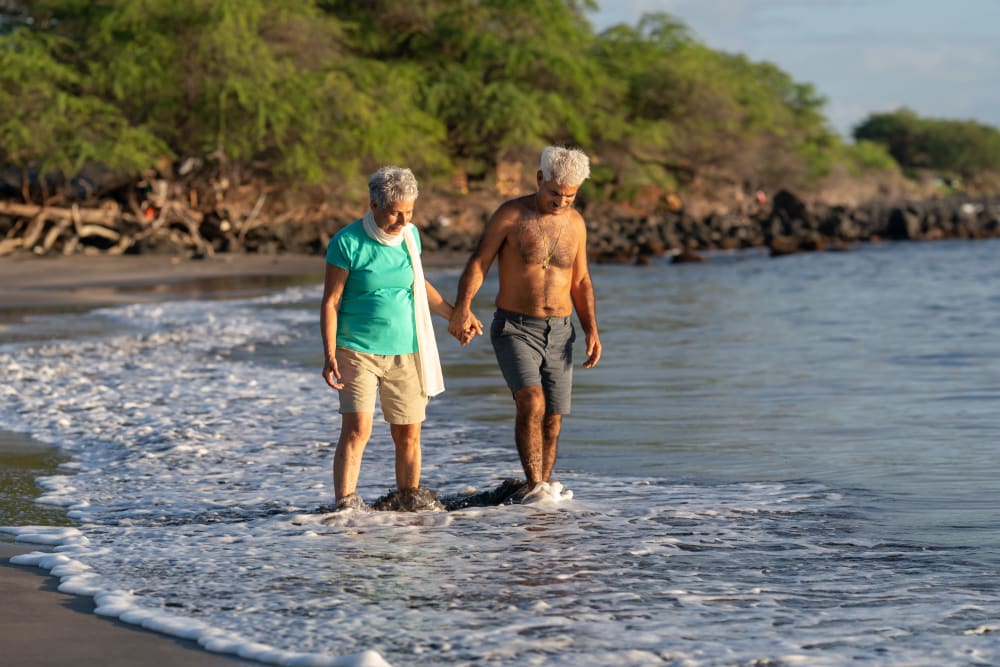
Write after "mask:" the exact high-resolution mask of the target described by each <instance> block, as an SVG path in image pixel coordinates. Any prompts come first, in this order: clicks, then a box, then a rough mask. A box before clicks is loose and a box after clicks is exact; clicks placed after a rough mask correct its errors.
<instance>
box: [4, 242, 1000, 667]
mask: <svg viewBox="0 0 1000 667" xmlns="http://www.w3.org/2000/svg"><path fill="white" fill-rule="evenodd" d="M998 249H1000V244H998V243H996V242H994V241H981V242H974V243H970V242H948V243H937V244H886V245H883V246H868V247H865V248H862V249H860V250H858V251H856V252H852V253H836V254H835V253H827V254H814V255H803V256H791V257H784V258H781V259H770V258H767V257H765V256H763V255H761V254H759V253H754V252H750V253H738V254H732V255H715V256H712V257H711V259H710V262H709V263H707V264H703V265H684V266H674V265H669V264H667V263H661V264H654V265H652V266H648V267H618V266H598V267H594V281H595V285H596V287H597V290H598V311H599V315H600V321H601V326H602V340H603V343H604V347H605V355H604V358H603V359H602V361H601V364H600V365H599V366H598V367H597V368H595V369H593V370H583V369H579V368H578V370H577V372H576V373H577V375H576V385H575V387H576V390H575V392H574V410H573V414H572V415H571V416H569V417H567V418H566V421H565V428H564V435H563V442H562V445H561V452H560V459H559V462H558V464H557V477H558V478H559V479H560V481H561V482H562V483H563V484H564V485H565V486H566V487H567V488H569V489H571V490H572V491H573V494H574V497H573V499H572V500H569V501H564V502H544V503H541V504H539V505H528V506H502V507H491V508H474V509H467V510H461V511H456V512H450V513H420V514H395V513H377V514H346V515H343V514H342V515H325V514H322V513H319V512H317V511H316V510H317V508H319V507H320V506H322V505H324V504H326V503H329V501H330V497H331V495H332V489H331V484H330V479H329V467H330V464H331V460H332V453H333V452H332V447H331V445H330V442H331V441H332V440H334V439H335V438H336V432H337V424H338V416H337V414H336V394H335V393H333V392H331V391H330V390H329V389H327V388H326V387H325V385H324V384H323V381H322V379H321V378H320V376H319V365H318V364H319V342H318V324H317V321H316V319H317V318H316V313H317V309H318V300H319V295H320V288H319V286H302V287H295V288H292V289H287V290H284V291H279V292H275V293H274V294H272V295H269V296H265V297H260V298H253V299H244V300H229V301H224V302H220V301H177V302H167V303H159V304H139V305H135V306H128V307H118V308H109V309H104V310H101V311H98V312H96V313H92V314H89V315H78V314H77V315H53V316H40V317H38V318H29V320H28V321H27V322H25V323H23V326H24V327H29V328H31V327H34V329H32V330H33V331H35V332H36V333H37V332H41V331H63V332H66V331H74V329H75V328H77V327H79V328H78V330H79V331H80V334H79V335H78V336H73V337H69V338H67V337H65V334H62V335H60V336H56V337H53V336H51V335H47V334H46V335H41V334H37V335H31V334H28V333H25V331H24V330H22V331H21V332H20V333H18V331H16V330H15V331H11V332H10V335H9V338H8V340H9V341H10V342H8V343H7V344H4V345H3V346H0V368H5V369H7V370H6V371H5V374H4V378H3V383H2V385H0V395H2V398H3V400H4V402H5V405H6V406H7V408H6V409H5V411H4V412H3V413H2V415H0V428H3V429H7V430H9V431H18V432H23V433H29V434H31V435H32V436H34V437H35V438H36V439H38V440H39V441H41V442H45V443H51V444H54V445H57V446H59V447H60V448H62V449H63V450H64V451H65V452H66V453H68V454H70V455H71V456H72V462H71V463H68V464H64V465H63V468H64V472H65V473H66V474H65V475H61V476H54V477H47V478H43V479H42V480H41V483H42V485H43V487H44V488H45V490H46V493H45V495H44V496H43V498H42V501H43V502H44V503H47V504H49V505H53V506H61V507H65V508H67V509H68V510H69V515H70V516H71V517H72V518H73V519H74V521H75V522H76V524H77V525H76V526H75V527H71V528H51V527H50V528H45V527H39V528H37V529H36V528H25V527H20V528H11V529H10V532H13V533H14V534H17V535H18V536H19V537H20V538H21V539H26V540H34V541H40V542H45V543H49V544H55V545H61V546H59V547H58V550H57V552H56V553H55V554H54V555H37V556H34V557H32V556H28V557H22V558H23V559H24V562H34V563H36V564H39V565H41V566H43V567H49V568H55V569H54V570H53V572H54V573H55V574H58V575H60V576H62V577H63V587H64V588H65V589H66V590H70V591H73V592H77V593H81V594H86V595H95V596H97V600H98V606H99V609H98V611H99V613H105V614H109V615H114V616H119V617H122V618H123V619H124V620H127V621H129V622H134V623H139V624H143V625H146V626H148V627H154V628H157V629H160V630H165V631H168V632H173V633H175V634H178V635H181V636H186V637H192V638H195V639H198V640H199V641H201V642H202V643H203V644H204V645H206V646H207V647H209V648H211V649H213V650H225V651H230V652H236V653H241V654H242V655H246V656H248V657H253V658H257V659H261V660H265V661H270V662H274V663H276V664H346V665H373V664H385V662H388V663H389V664H392V665H397V667H398V666H399V665H466V664H485V665H489V664H495V665H509V664H518V665H522V664H523V665H533V664H537V665H607V664H616V665H653V664H670V665H733V664H753V663H754V661H759V664H810V665H842V664H844V663H846V662H848V661H850V662H853V663H857V664H878V665H885V664H898V665H904V664H905V665H941V664H969V665H976V664H983V665H986V664H996V663H997V662H998V661H1000V650H998V649H1000V642H998V639H997V638H998V636H1000V635H998V632H1000V590H998V588H1000V586H998V584H997V583H996V573H997V567H998V565H1000V539H998V535H1000V531H998V528H1000V493H998V491H1000V481H998V480H1000V474H998V473H1000V465H998V464H997V462H996V456H995V454H994V452H993V450H994V449H995V446H994V444H993V442H994V438H993V434H995V433H996V432H998V427H1000V416H998V415H1000V412H998V411H997V410H996V406H997V398H1000V343H998V342H997V339H996V336H995V334H994V332H995V331H996V330H997V325H998V324H1000V314H998V313H1000V309H998V308H997V306H998V301H1000V297H998V296H997V294H998V293H997V291H996V289H995V286H996V284H997V278H998V277H1000V276H998V274H1000V269H998V268H997V263H996V262H995V260H994V257H995V255H996V253H997V251H998ZM432 280H434V282H435V284H437V286H438V287H439V289H441V291H442V292H443V293H444V294H446V295H448V294H453V293H454V286H455V283H456V281H457V272H456V271H438V272H436V273H435V274H434V275H433V276H432ZM492 284H493V283H492V282H488V283H487V287H486V288H484V295H483V298H482V299H480V300H479V301H478V302H477V304H476V310H477V313H478V314H479V315H480V317H481V318H483V319H484V320H488V318H489V317H490V316H491V311H492V308H491V306H490V305H489V300H490V297H491V295H492V291H491V290H492ZM437 325H438V335H439V340H440V343H441V345H440V347H441V352H442V358H443V361H444V363H445V377H446V384H447V385H448V391H447V392H446V393H445V394H444V395H443V397H441V399H440V400H435V401H434V402H433V403H432V405H431V406H430V409H429V418H428V421H427V423H426V424H425V427H424V463H425V466H424V478H423V481H424V484H425V485H427V486H431V487H433V488H436V489H438V490H439V491H440V492H441V493H442V494H450V493H467V492H471V491H473V490H481V489H487V488H490V487H492V486H495V485H496V484H498V483H499V482H500V481H501V480H502V479H503V478H505V477H510V476H513V475H516V474H519V472H520V471H519V466H518V463H517V459H516V455H515V453H514V449H513V445H512V443H511V439H512V437H511V431H512V423H511V415H512V405H511V399H510V395H509V393H508V392H507V391H506V389H505V388H504V387H503V386H502V382H501V380H500V376H499V372H498V371H497V370H496V368H495V362H494V361H493V358H492V351H491V350H490V346H489V343H488V341H485V340H482V339H480V340H477V341H475V342H474V344H473V345H472V346H470V347H468V348H460V347H459V346H458V345H457V343H455V342H454V341H452V340H451V339H450V338H445V336H446V333H445V327H444V323H443V321H439V322H438V323H437ZM15 329H16V327H15ZM580 340H581V341H582V336H581V337H580ZM580 348H581V344H579V343H578V349H577V352H578V353H581V354H582V349H580ZM392 479H393V475H392V447H391V443H390V441H389V438H388V429H387V427H386V426H385V425H384V424H382V423H379V422H377V423H376V429H375V434H374V436H373V439H372V442H371V444H370V445H369V448H368V451H367V452H366V456H365V462H364V467H363V470H362V479H361V485H360V490H361V492H362V493H363V494H364V495H365V496H366V497H368V498H375V497H377V496H379V495H381V494H382V493H384V492H385V491H386V490H388V488H389V486H390V485H391V483H392ZM338 656H340V657H339V658H338ZM297 660H298V661H300V662H299V663H296V661H297ZM768 661H770V662H768Z"/></svg>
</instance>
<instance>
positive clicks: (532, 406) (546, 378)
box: [448, 146, 601, 498]
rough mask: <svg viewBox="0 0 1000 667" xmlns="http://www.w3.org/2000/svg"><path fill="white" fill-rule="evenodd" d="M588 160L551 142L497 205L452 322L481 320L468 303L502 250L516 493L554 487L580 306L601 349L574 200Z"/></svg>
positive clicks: (501, 336)
mask: <svg viewBox="0 0 1000 667" xmlns="http://www.w3.org/2000/svg"><path fill="white" fill-rule="evenodd" d="M589 175H590V160H589V159H588V158H587V156H586V154H584V153H583V152H581V151H579V150H573V149H567V148H561V147H555V146H549V147H548V148H546V149H545V150H544V151H542V157H541V168H540V169H539V170H538V173H537V175H536V181H537V184H538V191H537V192H535V193H534V194H530V195H527V196H524V197H519V198H517V199H512V200H510V201H507V202H504V203H503V204H502V205H501V206H500V208H498V209H497V210H496V212H495V213H494V214H493V215H492V217H491V218H490V220H489V222H487V224H486V229H485V230H484V231H483V236H482V238H481V239H480V241H479V246H478V247H477V248H476V250H475V251H474V252H473V254H472V257H470V258H469V261H468V264H467V265H466V267H465V271H464V272H463V273H462V277H461V280H460V282H459V286H458V298H457V299H456V303H455V308H454V310H453V311H452V314H451V318H450V322H449V327H448V331H449V332H450V333H451V334H452V335H453V336H455V337H456V338H458V339H459V340H460V341H462V344H463V345H464V344H465V343H467V342H468V340H470V339H471V336H468V335H467V333H466V332H468V331H469V330H470V328H471V327H474V325H475V323H476V322H477V321H478V320H477V319H476V317H475V316H474V315H473V314H472V312H471V304H472V299H473V297H474V296H475V295H476V293H477V292H478V291H479V288H480V287H481V286H482V284H483V280H484V279H485V277H486V274H487V272H488V271H489V268H490V265H491V264H492V263H493V260H494V258H499V262H498V266H499V283H500V285H499V291H498V292H497V297H496V306H497V310H496V313H495V314H494V317H493V323H492V325H491V326H490V339H491V341H492V343H493V349H494V351H495V353H496V357H497V362H498V363H499V365H500V370H501V372H502V373H503V376H504V379H505V380H506V382H507V386H508V387H509V388H510V390H511V392H512V393H513V396H514V403H515V406H516V417H515V429H514V439H515V441H516V443H517V452H518V455H519V456H520V459H521V466H522V468H523V469H524V474H525V477H527V482H526V483H525V485H524V487H523V488H522V489H521V490H520V492H519V494H518V495H519V496H521V497H522V498H526V497H528V496H532V495H535V494H547V493H551V492H552V491H553V490H556V489H555V487H554V486H553V487H549V486H548V484H549V482H552V468H553V467H554V466H555V461H556V454H557V452H558V447H559V434H560V432H561V430H562V418H563V415H565V414H568V413H569V411H570V394H571V389H572V380H573V341H574V340H575V339H576V332H575V330H574V328H573V323H572V314H573V310H574V309H575V310H576V314H577V317H578V318H579V320H580V325H581V326H582V327H583V332H584V335H585V336H586V351H587V359H586V361H584V362H583V367H584V368H593V367H594V365H596V364H597V362H598V360H599V359H600V358H601V340H600V338H599V336H598V332H597V316H596V312H595V309H594V290H593V285H592V284H591V280H590V269H589V267H588V265H587V229H586V225H585V224H584V220H583V217H582V216H581V215H580V213H579V212H578V211H577V210H576V209H575V208H573V202H574V200H575V199H576V194H577V191H578V190H579V188H580V185H581V184H582V183H583V182H584V180H586V178H587V177H588V176H589Z"/></svg>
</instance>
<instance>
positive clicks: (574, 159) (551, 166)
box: [541, 146, 590, 185]
mask: <svg viewBox="0 0 1000 667" xmlns="http://www.w3.org/2000/svg"><path fill="white" fill-rule="evenodd" d="M541 169H542V178H543V179H544V180H545V181H555V182H556V183H558V184H560V185H580V184H581V183H583V182H584V181H585V180H587V177H588V176H590V158H589V157H587V154H586V153H584V152H583V151H581V150H578V149H576V148H563V147H561V146H548V147H547V148H546V149H545V150H543V151H542V163H541Z"/></svg>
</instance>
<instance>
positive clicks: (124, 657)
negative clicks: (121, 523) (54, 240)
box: [0, 255, 430, 667]
mask: <svg viewBox="0 0 1000 667" xmlns="http://www.w3.org/2000/svg"><path fill="white" fill-rule="evenodd" d="M428 265H430V262H428ZM322 280H323V258H322V257H320V256H314V255H274V256H268V255H225V256H218V257H214V258H210V259H204V260H189V259H179V258H176V257H170V256H163V255H159V256H154V255H144V256H108V255H97V256H87V255H73V256H68V257H62V256H60V257H34V256H30V255H29V256H20V257H4V258H0V283H2V284H3V285H4V289H3V290H2V291H0V334H2V332H3V331H4V329H5V326H4V322H7V323H9V322H12V321H15V322H16V321H18V320H20V319H21V318H22V317H23V316H26V315H32V314H40V313H46V312H74V311H81V312H83V311H87V310H91V309H94V308H99V307H101V306H108V305H119V304H127V303H137V302H156V301H166V300H171V299H184V298H225V296H226V295H227V294H233V295H235V294H241V295H242V294H245V293H246V292H247V291H250V292H254V291H256V292H264V291H267V290H270V289H274V288H275V287H280V286H285V285H294V284H307V283H312V282H317V283H321V282H322ZM7 440H11V442H7ZM14 440H16V441H17V442H14ZM28 441H30V438H29V437H28V436H23V437H17V438H6V439H4V438H0V453H6V454H8V455H10V454H11V453H15V452H16V453H22V452H25V451H31V450H33V449H34V447H29V446H28V445H27V444H25V443H27V442H28ZM45 449H46V447H45V445H43V444H41V443H39V445H38V448H37V451H38V452H44V451H45ZM23 472H24V474H29V472H30V471H27V470H25V471H23ZM6 491H7V493H9V494H11V496H13V495H14V491H13V490H12V489H8V490H6ZM36 497H37V495H36ZM9 500H11V502H22V501H21V500H18V499H17V498H13V497H11V498H9ZM16 518H17V517H16V516H8V517H6V518H5V519H4V522H6V521H11V520H16ZM71 524H72V521H70V520H69V519H68V518H67V519H66V525H71ZM12 540H13V538H12V536H10V535H6V534H0V590H3V591H4V596H5V597H4V604H3V605H0V628H2V630H0V647H2V652H3V654H4V656H6V657H7V659H8V660H9V661H11V664H16V665H19V666H20V667H57V666H62V665H68V664H81V665H91V664H93V665H97V664H100V665H104V666H105V667H132V666H134V665H140V664H141V665H150V666H152V667H224V666H230V667H235V666H236V665H259V664H261V663H259V662H256V661H252V660H247V659H244V658H240V657H239V656H235V655H229V654H220V653H212V652H210V651H208V650H206V649H204V648H202V647H201V646H200V645H199V644H198V643H197V642H195V641H191V640H185V639H180V638H177V637H173V636H170V635H165V634H161V633H159V632H155V631H151V630H147V629H145V628H143V627H141V626H138V625H131V624H128V623H125V622H123V621H120V620H118V619H113V618H105V617H101V616H98V615H97V614H95V613H94V609H95V605H94V600H93V599H92V598H89V597H85V596H78V595H72V594H68V593H61V592H59V590H58V586H59V578H58V577H56V576H54V575H52V574H50V573H49V572H48V571H46V570H43V569H41V568H37V567H34V566H27V565H16V564H13V563H11V562H10V558H11V557H13V556H17V555H20V554H26V553H31V552H34V551H50V550H51V549H50V548H49V547H46V546H44V545H33V544H29V543H25V542H15V541H12Z"/></svg>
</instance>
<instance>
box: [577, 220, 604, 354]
mask: <svg viewBox="0 0 1000 667" xmlns="http://www.w3.org/2000/svg"><path fill="white" fill-rule="evenodd" d="M580 226H581V228H582V229H581V231H580V244H579V247H578V248H577V251H576V257H575V258H574V260H573V278H572V282H571V283H570V298H572V299H573V308H574V309H576V316H577V317H578V318H580V326H581V327H583V333H584V335H585V336H586V337H587V360H586V361H584V362H583V367H584V368H593V367H594V366H596V365H597V362H598V361H600V359H601V338H600V336H599V335H598V333H597V309H596V307H595V306H594V285H593V283H592V282H591V280H590V267H589V266H588V264H587V227H586V225H585V224H584V223H583V219H582V218H581V219H580Z"/></svg>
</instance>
